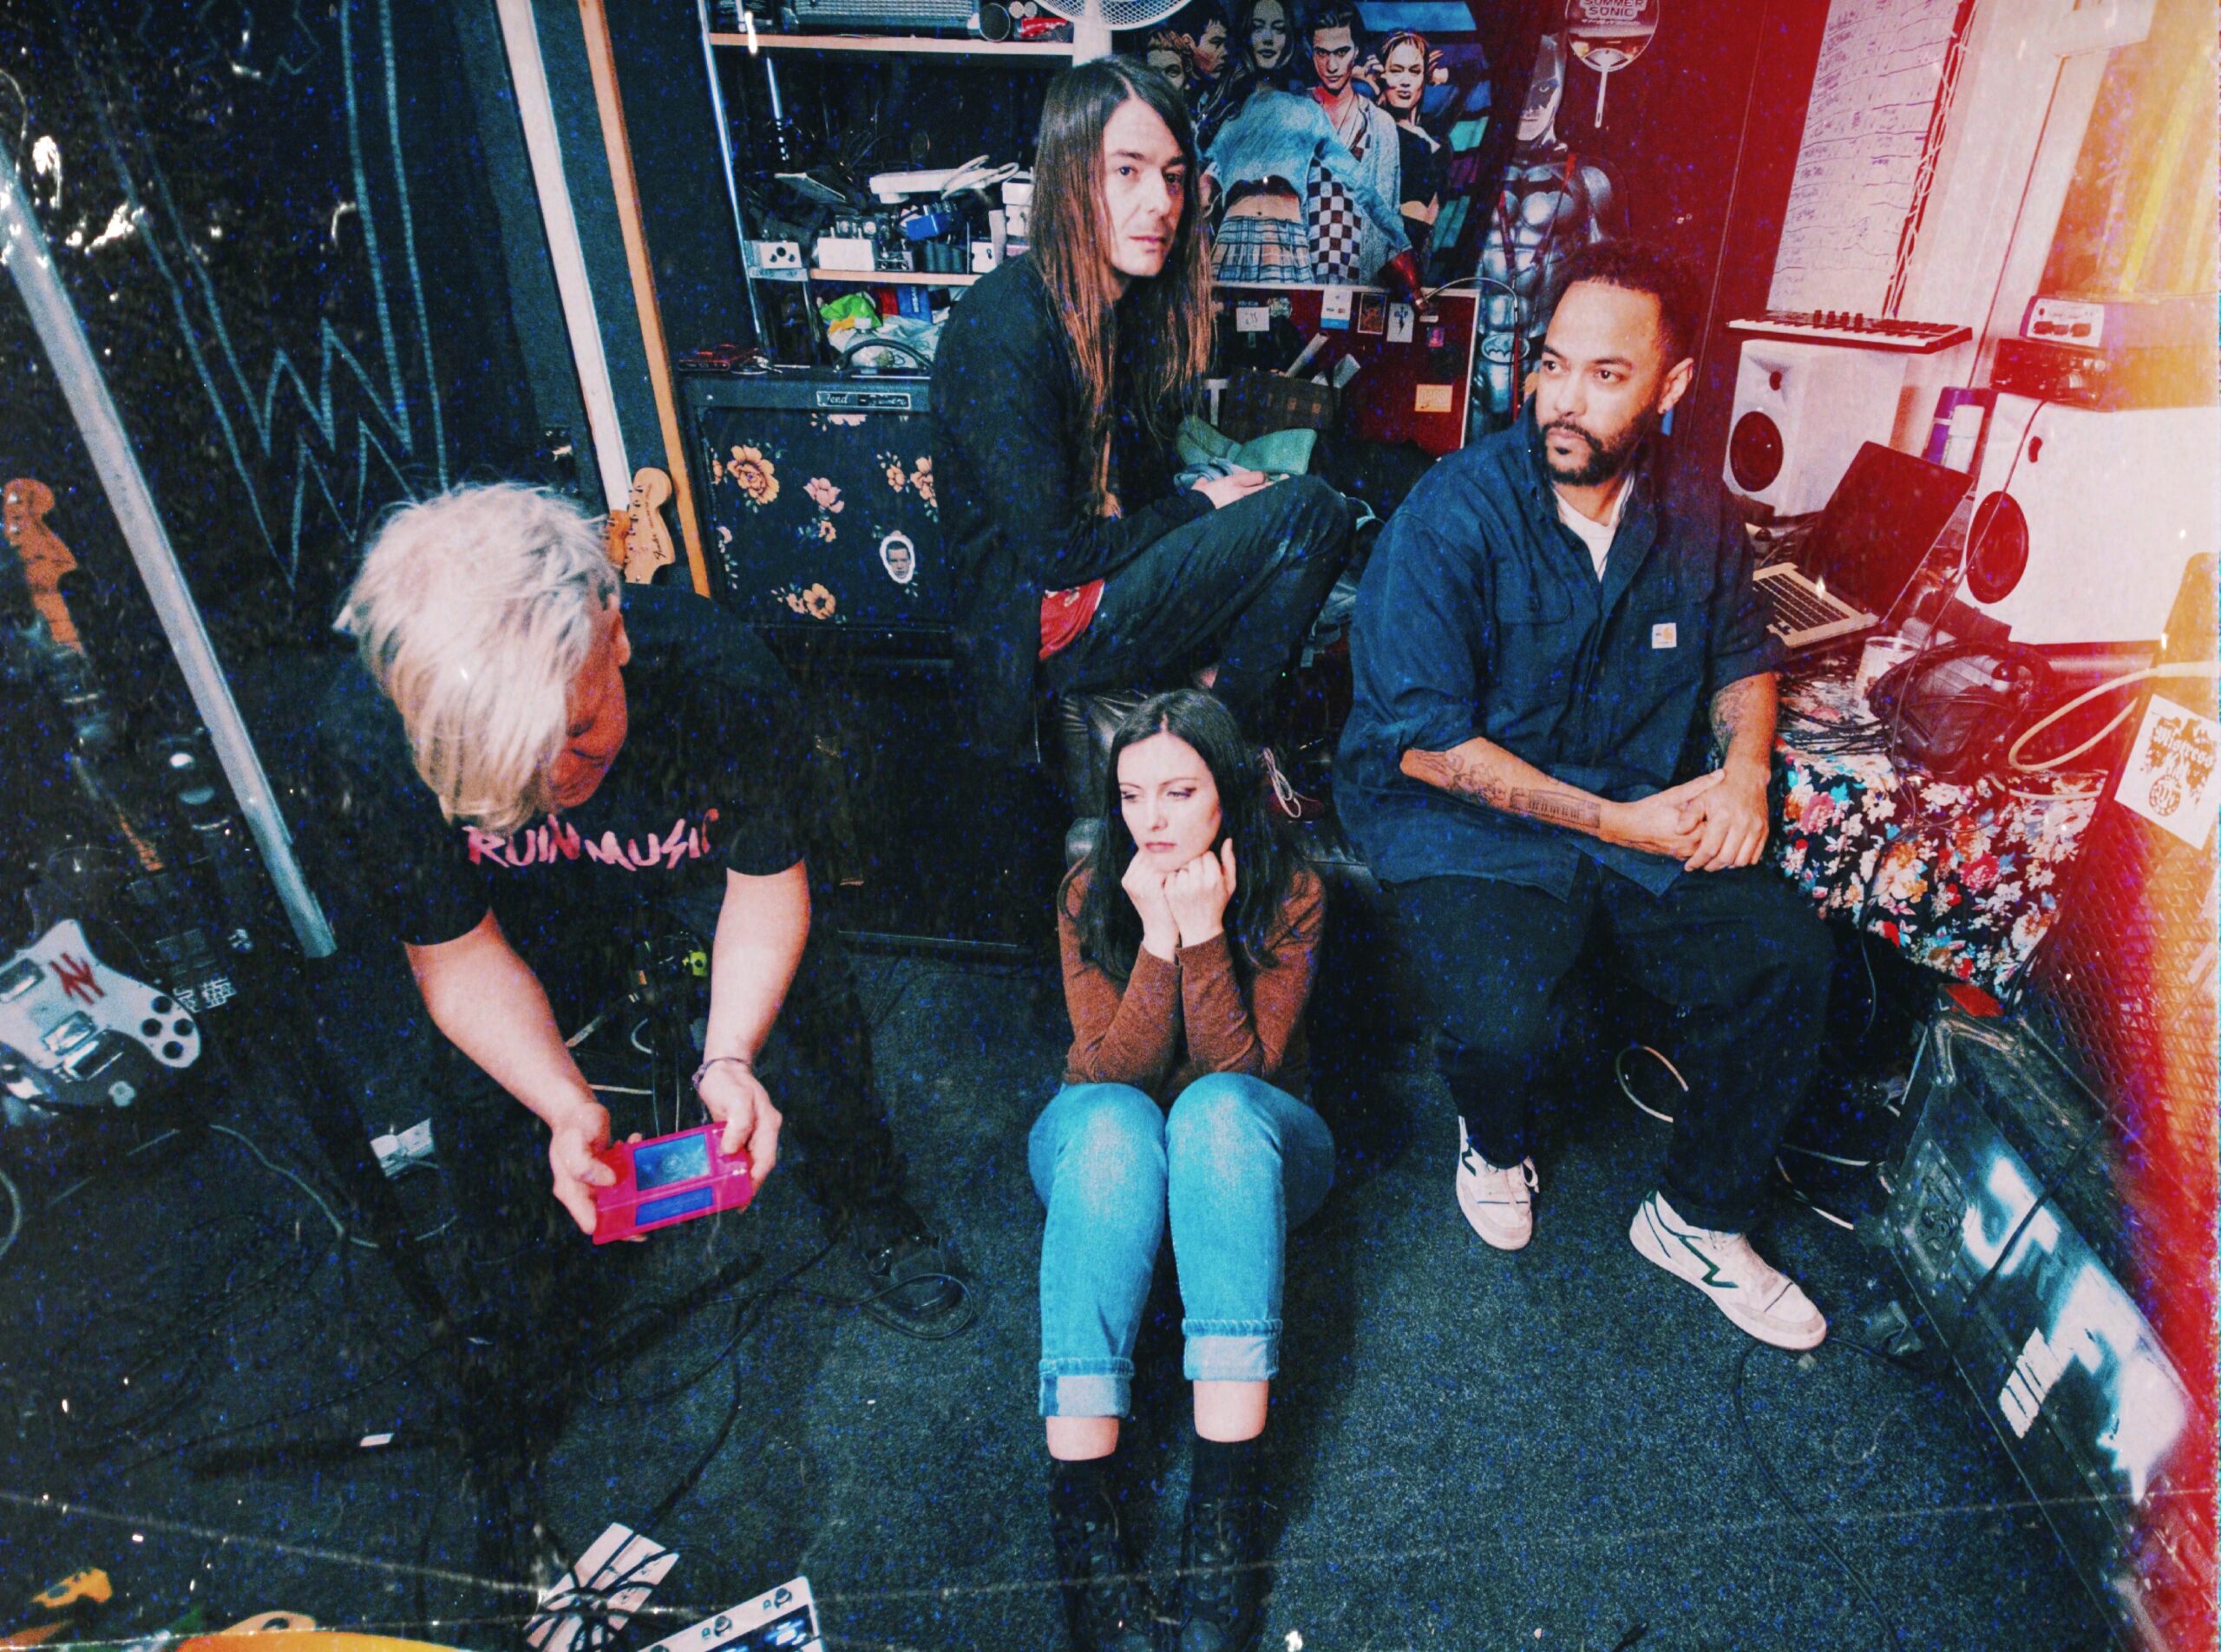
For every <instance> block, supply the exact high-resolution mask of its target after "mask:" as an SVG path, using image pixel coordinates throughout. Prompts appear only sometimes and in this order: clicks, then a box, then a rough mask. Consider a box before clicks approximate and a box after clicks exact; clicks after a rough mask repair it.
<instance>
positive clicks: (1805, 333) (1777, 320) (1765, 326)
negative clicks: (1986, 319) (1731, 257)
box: [1727, 310, 1974, 356]
mask: <svg viewBox="0 0 2221 1652" xmlns="http://www.w3.org/2000/svg"><path fill="white" fill-rule="evenodd" d="M1727 331H1730V332H1739V333H1745V334H1747V335H1748V336H1750V337H1751V338H1793V339H1796V340H1798V341H1799V342H1801V343H1804V344H1853V345H1857V347H1858V348H1860V349H1862V350H1891V351H1900V352H1902V353H1903V354H1905V355H1909V356H1926V355H1932V354H1933V353H1934V352H1935V351H1939V350H1949V348H1950V347H1951V346H1952V345H1954V344H1964V343H1966V341H1967V340H1968V339H1969V338H1973V337H1974V334H1973V332H1972V331H1970V330H1969V329H1968V328H1966V327H1963V326H1961V325H1958V324H1957V323H1956V322H1949V321H1901V320H1899V319H1898V318H1896V317H1895V316H1869V315H1863V314H1861V313H1859V312H1858V311H1851V310H1769V311H1766V313H1765V314H1764V315H1762V316H1759V317H1758V318H1756V319H1755V320H1753V319H1749V318H1746V319H1742V320H1738V321H1731V322H1729V323H1728V324H1727Z"/></svg>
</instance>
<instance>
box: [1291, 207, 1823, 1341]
mask: <svg viewBox="0 0 2221 1652" xmlns="http://www.w3.org/2000/svg"><path fill="white" fill-rule="evenodd" d="M1558 292H1559V295H1560V296H1559V297H1558V299H1557V302H1556V306H1555V309H1554V311H1553V313H1552V316H1551V320H1550V325H1549V332H1548V334H1547V336H1546V337H1545V338H1544V341H1543V349H1542V352H1541V355H1540V357H1539V358H1538V361H1537V364H1536V378H1535V384H1534V391H1533V395H1532V397H1530V402H1529V404H1528V409H1527V416H1525V417H1523V418H1522V419H1521V420H1520V421H1519V422H1518V423H1516V424H1514V425H1513V426H1512V427H1510V429H1505V430H1502V431H1499V432H1497V434H1495V435H1493V436H1488V437H1486V438H1484V440H1482V441H1480V442H1479V443H1476V444H1474V445H1472V446H1471V447H1467V448H1465V449H1462V450H1460V451H1459V452H1458V453H1455V454H1452V455H1451V456H1449V457H1448V458H1446V459H1445V460H1443V461H1442V462H1440V463H1439V464H1438V465H1437V466H1435V468H1434V469H1433V470H1432V471H1431V472H1430V473H1429V474H1428V475H1427V477H1426V479H1425V481H1424V482H1421V483H1420V485H1419V486H1418V488H1415V489H1414V490H1413V491H1412V495H1411V496H1410V498H1409V499H1408V500H1407V501H1406V502H1405V504H1404V506H1403V508H1401V509H1400V510H1399V511H1398V512H1397V514H1396V515H1395V517H1394V519H1393V520H1392V521H1391V522H1390V524H1389V526H1388V528H1386V530H1385V531H1384V532H1383V533H1382V534H1381V536H1380V541H1379V545H1378V547H1376V548H1375V550H1374V552H1373V560H1372V561H1371V563H1370V565H1369V566H1368V567H1367V568H1366V574H1365V580H1364V584H1363V587H1362V588H1361V590H1360V592H1359V597H1358V605H1357V618H1356V621H1355V625H1354V627H1353V633H1352V638H1351V643H1352V651H1353V659H1354V663H1355V668H1356V704H1355V707H1354V710H1353V712H1352V715H1351V717H1350V720H1349V724H1348V726H1347V728H1346V731H1345V732H1344V735H1343V738H1342V743H1341V748H1340V752H1339V754H1338V757H1337V774H1336V784H1335V795H1336V798H1337V802H1338V804H1339V806H1340V810H1341V812H1342V817H1343V819H1344V821H1345V823H1346V824H1347V825H1348V826H1349V828H1350V829H1351V831H1352V833H1353V836H1355V837H1356V839H1357V841H1358V842H1359V846H1360V847H1361V848H1362V849H1364V851H1365V854H1366V859H1367V861H1368V862H1369V863H1370V865H1371V867H1372V869H1373V871H1374V873H1375V874H1376V875H1378V876H1379V879H1380V880H1381V882H1383V883H1384V884H1385V885H1386V886H1387V888H1388V889H1389V891H1390V893H1391V895H1392V897H1393V899H1394V901H1395V903H1396V906H1397V908H1398V910H1399V913H1400V914H1402V916H1403V918H1404V921H1405V924H1406V926H1407V928H1409V930H1410V932H1411V934H1412V937H1413V939H1414V941H1415V942H1416V944H1417V946H1418V951H1419V953H1420V954H1421V960H1422V962H1423V964H1424V966H1425V974H1426V976H1427V978H1428V980H1430V981H1431V983H1432V990H1433V993H1434V994H1435V1000H1436V1001H1435V1005H1434V1009H1435V1018H1436V1026H1437V1051H1438V1055H1439V1057H1440V1059H1441V1063H1442V1067H1443V1072H1444V1076H1445V1078H1446V1079H1447V1080H1448V1083H1449V1087H1450V1091H1451V1096H1452V1098H1454V1099H1455V1101H1456V1102H1457V1104H1458V1114H1459V1124H1458V1170H1457V1177H1456V1188H1457V1196H1458V1206H1459V1208H1460V1209H1461V1210H1463V1211H1464V1216H1465V1218H1466V1220H1467V1221H1468V1222H1469V1223H1471V1225H1472V1228H1473V1229H1474V1231H1475V1232H1476V1233H1477V1234H1478V1235H1479V1236H1480V1237H1481V1238H1482V1240H1483V1241H1484V1242H1486V1243H1487V1244H1489V1245H1490V1246H1492V1247H1494V1248H1495V1249H1499V1250H1517V1249H1520V1248H1521V1247H1522V1246H1523V1245H1525V1244H1526V1243H1527V1242H1528V1240H1529V1238H1530V1236H1531V1235H1532V1233H1533V1231H1534V1194H1535V1190H1536V1185H1537V1180H1536V1173H1535V1167H1534V1162H1533V1160H1532V1158H1531V1157H1530V1151H1529V1130H1530V1115H1531V1112H1532V1109H1533V1104H1534V1102H1535V1100H1536V1098H1537V1096H1538V1094H1539V1092H1541V1091H1542V1090H1543V1086H1544V1085H1545V1084H1546V1083H1547V1081H1548V1078H1549V1075H1550V1073H1551V1072H1552V1071H1553V1069H1554V1065H1555V1064H1554V1057H1555V1056H1556V1053H1557V1045H1558V1042H1559V1038H1560V1032H1561V1026H1562V1020H1563V1018H1562V1015H1561V1013H1560V1012H1561V1005H1560V998H1561V989H1562V987H1563V983H1564V981H1565V980H1566V977H1567V976H1568V975H1569V974H1570V973H1571V971H1572V969H1573V967H1574V964H1575V962H1576V959H1577V958H1578V956H1579V955H1580V954H1581V952H1582V948H1583V947H1584V946H1585V945H1586V944H1587V943H1588V941H1589V939H1590V938H1591V936H1592V935H1599V936H1601V938H1602V939H1603V940H1605V941H1608V942H1609V943H1610V946H1611V948H1612V950H1613V952H1615V954H1617V956H1618V959H1619V960H1620V961H1621V963H1622V966H1623V967H1625V968H1626V969H1627V971H1628V973H1629V974H1631V975H1632V976H1633V977H1634V979H1635V981H1636V982H1637V984H1638V985H1640V986H1641V987H1643V988H1644V989H1646V990H1647V991H1648V992H1649V993H1653V994H1654V995H1655V996H1656V997H1658V998H1660V999H1662V1000H1665V1001H1666V1002H1667V1004H1668V1005H1670V1006H1672V1007H1673V1008H1674V1010H1675V1011H1676V1012H1677V1019H1676V1020H1675V1023H1674V1027H1675V1043H1674V1048H1673V1051H1672V1055H1673V1059H1674V1063H1675V1065H1676V1066H1677V1068H1678V1070H1679V1072H1680V1074H1681V1076H1682V1077H1683V1078H1684V1079H1686V1081H1687V1085H1688V1088H1689V1093H1688V1095H1687V1097H1686V1098H1683V1099H1682V1101H1681V1103H1680V1105H1678V1106H1677V1108H1676V1112H1677V1114H1678V1117H1677V1118H1675V1120H1674V1137H1673V1144H1672V1146H1671V1148H1670V1149H1669V1151H1668V1152H1667V1159H1666V1167H1665V1172H1664V1175H1663V1177H1662V1178H1661V1182H1660V1183H1659V1185H1658V1187H1657V1189H1656V1190H1655V1191H1654V1192H1653V1193H1652V1194H1651V1195H1650V1196H1649V1197H1648V1198H1647V1199H1646V1200H1645V1201H1644V1202H1643V1203H1642V1205H1641V1208H1640V1209H1639V1210H1637V1211H1636V1213H1635V1221H1634V1224H1633V1227H1632V1229H1631V1230H1630V1232H1629V1238H1630V1239H1631V1240H1632V1241H1633V1242H1634V1244H1635V1249H1637V1250H1638V1251H1640V1252H1641V1254H1642V1255H1644V1256H1645V1257H1647V1258H1648V1260H1650V1261H1651V1262H1655V1263H1656V1264H1658V1265H1659V1266H1660V1267H1661V1268H1663V1269H1666V1270H1667V1271H1668V1272H1670V1273H1672V1274H1674V1275H1676V1276H1677V1277H1679V1278H1680V1279H1683V1280H1686V1281H1687V1282H1689V1283H1690V1284H1692V1285H1694V1286H1695V1287H1696V1288H1698V1289H1699V1290H1700V1291H1702V1292H1703V1293H1704V1294H1705V1295H1707V1297H1708V1298H1709V1299H1710V1300H1711V1301H1712V1302H1713V1304H1714V1305H1715V1306H1716V1307H1718V1308H1720V1311H1721V1312H1722V1313H1724V1314H1726V1315H1727V1317H1728V1318H1729V1319H1730V1320H1732V1321H1733V1322H1734V1323H1735V1324H1736V1325H1738V1326H1739V1327H1740V1328H1742V1329H1743V1330H1745V1331H1746V1332H1747V1333H1749V1334H1751V1335H1753V1336H1754V1337H1757V1338H1759V1340H1760V1341H1766V1342H1770V1343H1772V1344H1774V1345H1776V1346H1778V1347H1792V1348H1805V1347H1812V1346H1814V1345H1815V1344H1817V1343H1818V1342H1819V1341H1820V1340H1821V1339H1822V1338H1823V1337H1825V1335H1826V1334H1827V1321H1825V1319H1824V1318H1823V1317H1822V1316H1821V1314H1820V1313H1819V1310H1818V1308H1815V1307H1814V1306H1813V1305H1812V1301H1810V1300H1809V1299H1808V1298H1807V1297H1806V1296H1805V1293H1804V1292H1803V1291H1802V1290H1801V1289H1799V1288H1798V1286H1797V1285H1796V1284H1795V1282H1792V1280H1790V1279H1789V1278H1788V1277H1787V1276H1786V1275H1784V1274H1782V1273H1780V1272H1779V1270H1777V1269H1774V1268H1773V1267H1772V1265H1770V1264H1769V1263H1768V1262H1766V1260H1765V1259H1764V1258H1762V1257H1761V1256H1760V1255H1759V1254H1758V1252H1757V1251H1756V1250H1755V1249H1753V1247H1752V1245H1751V1242H1750V1241H1749V1238H1748V1237H1747V1229H1748V1228H1749V1227H1750V1225H1751V1223H1752V1222H1753V1218H1754V1217H1755V1216H1757V1214H1758V1210H1759V1203H1760V1196H1761V1195H1762V1193H1763V1191H1764V1189H1765V1184H1766V1175H1767V1172H1768V1170H1769V1169H1770V1168H1771V1166H1772V1162H1773V1154H1774V1150H1775V1147H1776V1146H1777V1145H1778V1144H1779V1140H1780V1137H1781V1133H1782V1131H1783V1128H1784V1127H1785V1124H1787V1123H1788V1121H1789V1119H1790V1118H1791V1117H1792V1114H1793V1113H1794V1111H1795V1109H1796V1106H1797V1104H1798V1100H1799V1098H1801V1096H1802V1093H1803V1092H1804V1090H1805V1086H1806V1084H1807V1083H1808V1082H1809V1080H1810V1078H1811V1077H1812V1070H1813V1067H1814V1065H1815V1061H1816V1058H1817V1054H1818V1041H1819V1036H1820V1029H1821V1026H1822V1024H1823V1019H1824V1016H1825V1008H1826V999H1827V986H1828V976H1829V968H1830V962H1831V948H1830V945H1829V942H1828V939H1827V934H1826V931H1825V928H1823V926H1822V925H1821V923H1820V922H1819V921H1818V918H1817V916H1816V915H1815V914H1814V913H1813V911H1812V908H1811V906H1810V905H1809V904H1808V903H1807V902H1805V901H1804V899H1803V898H1802V897H1801V896H1800V895H1798V894H1797V893H1796V891H1795V890H1794V889H1792V887H1791V886H1790V885H1789V883H1788V882H1786V881H1785V879H1784V878H1783V877H1781V876H1780V875H1779V874H1778V873H1777V872H1775V871H1774V870H1773V869H1771V868H1768V867H1766V866H1764V865H1762V864H1760V856H1761V855H1762V854H1763V852H1764V850H1765V848H1766V834H1767V802H1766V797H1767V777H1768V772H1769V766H1770V764H1771V761H1772V742H1773V728H1774V709H1775V698H1774V669H1775V665H1776V663H1777V659H1776V652H1775V649H1774V645H1773V644H1772V640H1771V639H1770V638H1769V637H1768V635H1767V633H1766V613H1765V610H1764V608H1763V606H1762V605H1761V602H1760V599H1759V594H1758V593H1757V592H1756V591H1755V589H1754V588H1753V584H1752V579H1751V554H1750V549H1749V546H1748V544H1747V541H1746V539H1745V537H1744V535H1743V534H1742V531H1741V529H1740V528H1739V527H1737V526H1735V525H1734V524H1733V522H1732V521H1731V520H1730V519H1729V517H1728V515H1727V514H1726V509H1725V499H1724V497H1723V495H1722V493H1721V489H1720V485H1719V483H1718V482H1717V481H1713V482H1708V483H1704V484H1700V485H1697V486H1694V487H1691V488H1686V489H1677V490H1675V496H1673V497H1670V498H1669V497H1664V496H1661V489H1660V488H1659V487H1658V485H1657V482H1656V479H1655V478H1654V476H1653V475H1651V474H1650V471H1651V470H1652V469H1653V467H1652V466H1651V465H1649V464H1648V462H1647V460H1648V456H1649V454H1650V453H1651V451H1652V449H1653V448H1654V443H1652V442H1651V440H1650V438H1651V436H1652V434H1653V433H1654V431H1655V430H1656V429H1657V428H1658V426H1659V423H1660V422H1661V420H1662V419H1663V418H1664V416H1666V415H1667V413H1668V412H1670V411H1671V410H1672V409H1673V408H1674V404H1675V403H1677V402H1679V401H1680V399H1681V397H1682V396H1683V395H1684V394H1685V393H1686V392H1687V390H1688V387H1689V381H1690V377H1691V376H1692V374H1693V373H1694V362H1693V361H1692V360H1691V359H1690V348H1691V343H1692V339H1693V337H1694V328H1695V325H1696V319H1695V318H1696V316H1697V313H1698V303H1697V297H1696V294H1697V289H1696V285H1695V283H1694V281H1693V280H1692V279H1691V278H1690V277H1689V276H1688V274H1687V272H1685V271H1684V270H1683V269H1682V268H1681V267H1680V266H1679V265H1678V264H1677V263H1676V262H1675V261H1674V259H1671V258H1670V257H1668V256H1667V255H1666V254H1664V253H1662V252H1658V251H1657V250H1655V249H1652V248H1648V247H1644V246H1639V245H1635V244H1630V243H1626V242H1613V241H1603V242H1598V243H1596V244H1595V245H1594V246H1588V247H1585V248H1582V250H1580V251H1579V252H1576V253H1575V254H1573V256H1572V257H1570V258H1569V259H1567V261H1566V264H1565V266H1564V267H1563V271H1562V272H1561V274H1560V277H1559V281H1558Z"/></svg>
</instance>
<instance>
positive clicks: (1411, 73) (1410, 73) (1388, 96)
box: [1380, 40, 1426, 123]
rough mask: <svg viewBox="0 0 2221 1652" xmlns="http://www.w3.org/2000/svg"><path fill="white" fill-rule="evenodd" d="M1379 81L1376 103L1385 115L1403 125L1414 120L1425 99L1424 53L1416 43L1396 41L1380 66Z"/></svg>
mask: <svg viewBox="0 0 2221 1652" xmlns="http://www.w3.org/2000/svg"><path fill="white" fill-rule="evenodd" d="M1380 80H1381V88H1380V101H1381V102H1384V103H1386V105H1387V106H1388V108H1389V112H1390V113H1391V114H1392V115H1395V117H1396V118H1397V119H1398V120H1399V121H1405V122H1407V123H1408V122H1410V121H1413V120H1416V119H1417V118H1418V108H1419V99H1420V98H1422V97H1423V96H1425V95H1426V49H1425V47H1423V46H1421V45H1420V44H1419V43H1418V42H1417V41H1416V40H1399V41H1398V42H1397V43H1395V45H1394V46H1392V47H1391V48H1390V49H1389V52H1388V56H1387V57H1386V59H1385V60H1383V62H1381V65H1380Z"/></svg>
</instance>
